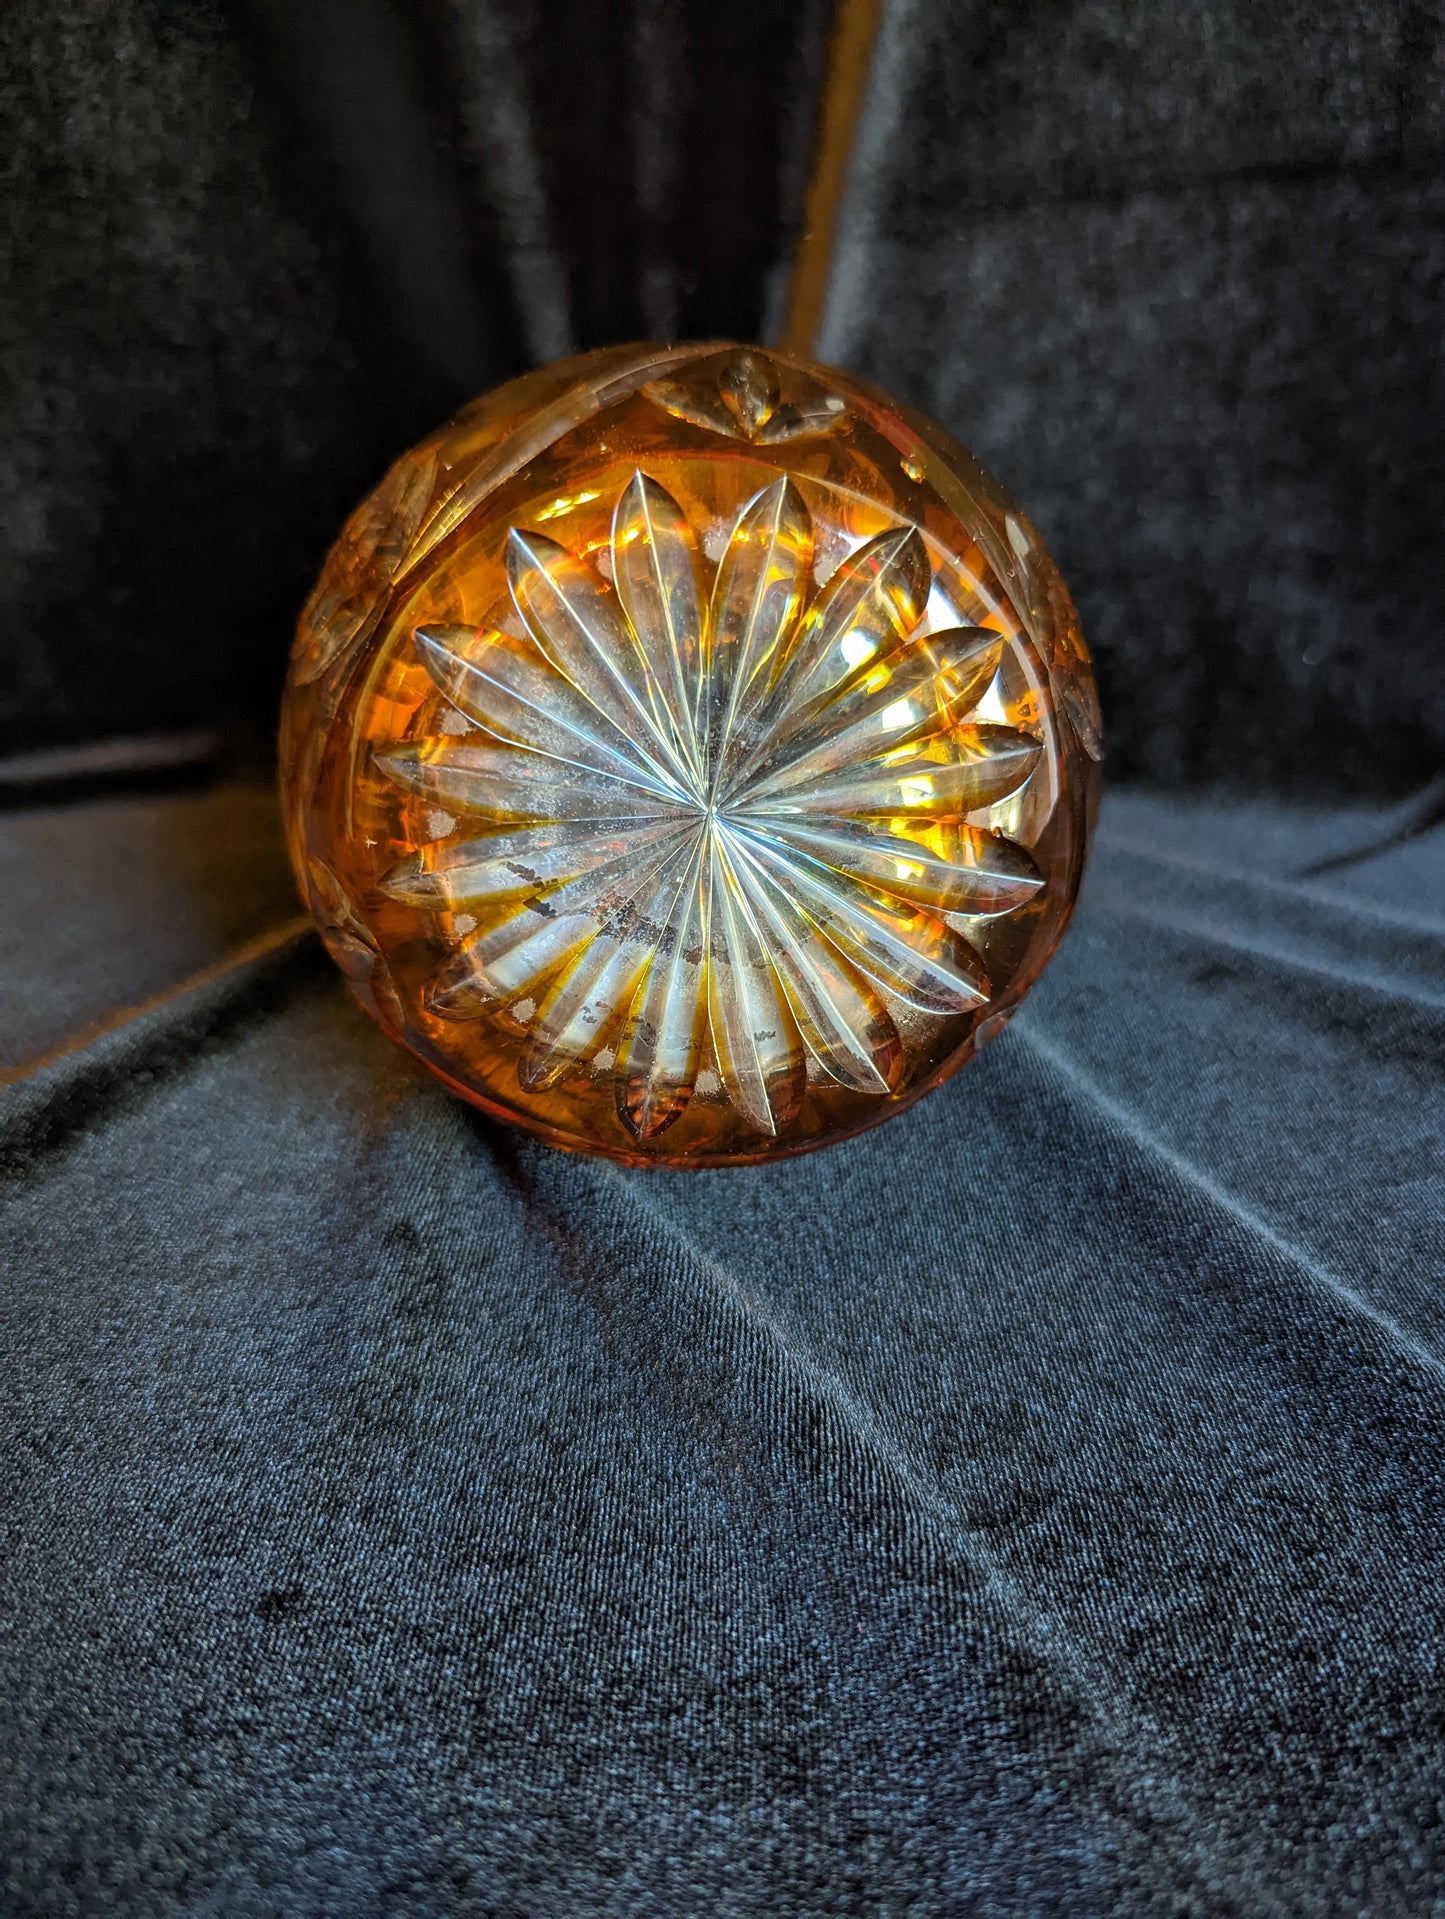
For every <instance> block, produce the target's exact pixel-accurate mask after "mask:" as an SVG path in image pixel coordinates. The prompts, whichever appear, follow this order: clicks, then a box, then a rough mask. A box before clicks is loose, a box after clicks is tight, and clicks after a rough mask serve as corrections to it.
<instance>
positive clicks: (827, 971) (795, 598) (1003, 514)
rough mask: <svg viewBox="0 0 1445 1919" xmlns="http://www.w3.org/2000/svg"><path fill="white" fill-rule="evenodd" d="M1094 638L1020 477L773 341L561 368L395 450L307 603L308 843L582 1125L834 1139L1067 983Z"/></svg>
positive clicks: (342, 944) (456, 1042) (312, 860)
mask: <svg viewBox="0 0 1445 1919" xmlns="http://www.w3.org/2000/svg"><path fill="white" fill-rule="evenodd" d="M1098 758H1099V719H1098V708H1097V704H1096V701H1095V695H1094V682H1093V676H1092V673H1091V671H1090V666H1089V657H1088V654H1087V652H1086V650H1085V647H1084V644H1083V640H1082V638H1081V636H1080V632H1079V623H1078V619H1077V617H1076V615H1075V612H1074V609H1073V606H1072V603H1071V602H1070V599H1069V596H1068V593H1067V591H1066V590H1065V588H1064V585H1063V582H1062V581H1061V579H1060V578H1059V575H1058V573H1057V572H1056V570H1055V568H1054V566H1053V564H1052V563H1051V561H1050V560H1049V557H1048V555H1047V554H1046V553H1045V551H1044V549H1043V546H1042V545H1041V544H1040V541H1039V538H1038V535H1037V534H1036V533H1035V532H1034V530H1033V528H1032V527H1031V526H1030V525H1029V523H1028V521H1027V520H1026V519H1025V518H1024V517H1023V515H1022V514H1021V513H1020V512H1019V511H1018V509H1017V508H1016V507H1015V506H1014V505H1013V504H1012V502H1011V501H1010V500H1009V499H1008V497H1007V496H1006V495H1005V494H1004V492H1003V491H1002V489H1001V488H1000V487H999V486H998V485H997V483H996V482H995V481H994V480H992V479H991V478H990V477H989V476H988V474H986V473H985V472H984V471H983V470H982V468H980V467H979V465H978V464H977V462H976V461H975V460H973V459H972V458H971V456H970V455H969V454H968V453H966V452H965V451H964V450H963V448H962V447H960V446H958V445H957V444H956V443H954V442H953V441H952V440H950V439H949V438H948V437H947V436H946V435H945V434H944V433H943V432H942V431H941V430H940V429H939V428H938V427H936V426H934V425H933V424H932V423H931V422H930V421H928V420H926V419H923V418H920V417H919V416H918V415H916V414H914V413H911V412H910V411H909V410H908V409H906V408H904V407H901V406H898V405H896V404H894V403H893V402H891V401H889V400H887V399H886V398H884V397H883V396H882V395H880V394H878V393H875V392H873V391H872V390H871V389H869V388H868V387H866V386H864V385H862V384H860V383H859V382H858V381H856V380H853V379H851V378H849V377H847V376H845V375H843V374H841V373H837V372H834V371H832V370H830V369H827V368H824V367H819V366H814V365H811V364H809V363H807V362H805V361H800V360H796V359H792V358H789V357H787V356H785V355H781V354H776V353H771V352H766V351H763V350H762V349H760V348H756V347H748V348H744V347H734V346H718V345H715V344H714V345H703V346H686V347H658V346H631V347H620V348H616V349H611V350H608V351H606V352H602V353H594V354H590V355H587V356H585V357H583V358H580V359H575V360H570V361H566V362H564V363H562V364H560V365H557V366H551V367H547V368H545V369H544V370H542V371H541V372H538V373H533V374H530V375H528V376H527V377H526V378H524V379H521V380H517V381H514V382H512V383H511V384H510V385H508V386H504V387H502V388H500V389H499V390H498V391H497V392H495V393H492V394H488V395H487V396H486V397H485V398H483V399H481V400H478V401H476V402H475V403H474V404H473V405H472V406H469V407H467V408H466V409H465V410H464V411H463V412H462V413H460V414H459V415H458V416H457V417H456V418H455V419H454V420H452V421H451V422H450V423H449V424H448V425H446V426H444V427H442V428H441V429H440V430H439V431H438V432H436V433H434V434H432V435H431V436H430V438H428V439H426V440H424V441H423V442H422V443H421V444H420V445H419V446H417V447H414V448H413V449H412V450H411V451H410V452H409V453H406V454H404V455H403V456H402V458H401V459H400V460H398V461H397V463H396V465H395V466H393V467H392V469H391V471H390V472H389V473H388V474H387V475H386V477H385V479H384V480H383V481H382V482H381V485H380V486H379V487H378V488H377V489H376V491H375V492H374V493H373V494H372V495H371V496H370V497H369V498H368V499H367V500H365V501H364V502H363V503H362V505H361V506H360V507H358V509H357V510H356V512H355V513H354V514H353V515H352V517H351V519H350V520H349V521H348V522H347V524H346V526H345V527H344V528H343V530H342V533H341V536H340V538H339V539H338V541H337V543H336V546H335V547H334V548H333V550H332V552H331V554H330V556H329V557H328V559H327V562H326V565H325V568H324V570H323V572H322V575H321V578H320V580H319V581H318V583H317V585H316V588H315V590H314V592H313V593H312V595H311V597H310V599H309V600H308V602H307V604H306V607H305V609H304V610H303V612H302V615H301V621H300V627H299V631H298V633H297V638H296V647H295V652H294V656H293V660H292V665H291V674H290V680H289V684H288V688H287V694H286V704H285V711H284V717H283V725H282V755H281V764H282V783H283V790H284V799H285V807H286V818H287V825H288V832H289V836H290V846H291V854H292V858H293V860H294V861H295V865H296V871H297V875H298V877H299V879H300V882H301V885H302V888H303V890H304V892H305V895H306V899H307V901H308V904H309V906H310V909H311V911H312V913H313V914H314V916H315V918H316V921H317V923H318V925H319V926H320V928H321V931H322V934H323V936H324V938H325V940H326V943H327V945H328V947H329V949H330V951H331V953H332V954H333V956H334V957H335V959H336V961H337V963H338V965H339V966H340V967H341V968H342V970H343V972H344V973H345V974H346V977H347V979H348V980H349V981H350V983H351V986H352V989H353V990H354V992H355V993H356V995H357V997H358V998H359V999H360V1000H361V1002H362V1004H363V1005H364V1006H365V1007H366V1009H367V1010H368V1012H370V1013H371V1015H372V1016H373V1018H374V1019H376V1020H377V1021H378V1023H379V1024H380V1025H381V1026H382V1027H383V1028H384V1029H385V1030H386V1031H387V1032H388V1033H389V1034H390V1035H391V1036H392V1038H394V1039H396V1040H398V1041H399V1042H400V1043H401V1044H402V1045H403V1046H406V1047H408V1048H410V1050H411V1051H412V1052H413V1053H415V1054H416V1055H417V1057H418V1058H419V1059H421V1060H422V1061H424V1062H425V1064H426V1065H427V1066H429V1067H430V1068H431V1070H432V1071H433V1072H434V1073H435V1074H436V1075H437V1076H438V1077H439V1078H440V1079H441V1080H443V1081H444V1083H445V1084H446V1085H447V1086H449V1087H450V1088H451V1089H452V1090H453V1091H454V1092H456V1093H459V1094H461V1095H462V1097H463V1098H465V1099H469V1100H471V1101H473V1102H474V1103H475V1104H476V1105H478V1106H480V1107H482V1108H483V1109H484V1110H485V1111H486V1112H488V1113H491V1114H493V1115H495V1116H496V1117H498V1118H501V1119H505V1120H509V1121H511V1122H512V1123H513V1124H515V1125H519V1126H524V1127H528V1128H530V1129H531V1130H532V1131H534V1132H536V1133H540V1134H541V1135H542V1136H543V1137H544V1138H545V1139H548V1140H550V1141H552V1142H553V1143H554V1144H556V1145H558V1146H565V1147H571V1148H574V1149H576V1150H579V1151H584V1152H596V1153H605V1154H609V1155H611V1156H612V1157H613V1158H615V1159H621V1160H627V1161H632V1162H647V1163H654V1164H659V1163H660V1164H666V1165H714V1166H715V1165H723V1164H728V1163H734V1162H739V1161H749V1160H762V1159H770V1158H774V1157H776V1156H778V1155H780V1154H784V1153H795V1152H799V1151H802V1150H805V1149H806V1148H809V1147H813V1146H820V1145H824V1144H826V1143H827V1142H829V1141H831V1140H837V1139H842V1138H844V1137H846V1136H847V1135H848V1134H850V1133H856V1132H858V1131H859V1130H861V1129H862V1128H864V1127H867V1126H873V1125H876V1124H877V1123H878V1122H879V1121H880V1120H883V1119H886V1118H888V1117H889V1116H890V1115H891V1114H893V1113H896V1112H898V1111H900V1110H901V1109H902V1108H903V1107H904V1106H907V1105H909V1104H911V1102H912V1101H914V1100H916V1099H917V1098H919V1097H920V1095H922V1094H923V1093H926V1092H927V1091H929V1090H930V1089H931V1088H932V1087H935V1086H937V1085H939V1084H940V1083H941V1082H942V1081H943V1080H945V1079H947V1078H948V1077H949V1075H950V1074H952V1073H954V1072H955V1071H957V1069H958V1068H959V1067H960V1066H961V1065H963V1064H964V1062H965V1061H966V1060H968V1059H969V1058H970V1057H971V1056H972V1054H973V1053H974V1052H975V1051H976V1050H977V1048H978V1047H979V1046H981V1045H983V1044H984V1043H985V1042H986V1041H987V1040H988V1039H990V1038H991V1037H992V1036H993V1035H994V1034H995V1033H997V1032H998V1031H999V1029H1000V1028H1001V1026H1002V1025H1003V1023H1004V1022H1005V1021H1006V1020H1007V1019H1008V1017H1009V1015H1010V1014H1011V1013H1012V1012H1013V1010H1014V1009H1015V1008H1016V1007H1017V1005H1018V1004H1019V1001H1020V1000H1021V998H1022V997H1023V995H1024V993H1025V992H1026V991H1027V989H1028V987H1029V986H1030V985H1031V984H1032V982H1033V981H1034V980H1035V979H1036V978H1037V977H1038V974H1039V972H1040V970H1041V969H1042V967H1043V965H1044V963H1045V962H1046V960H1047V959H1048V958H1049V955H1050V954H1051V953H1052V952H1053V950H1054V947H1055V946H1056V945H1057V943H1058V940H1059V937H1060V935H1061V933H1062V932H1063V930H1064V926H1065V923H1066V922H1067V920H1068V917H1069V913H1070V910H1071V908H1072V906H1073V903H1074V899H1075V896H1076V894H1077V891H1078V887H1079V880H1080V876H1081V873H1082V870H1083V865H1084V859H1085V854H1086V851H1087V847H1088V840H1089V834H1090V830H1091V827H1092V822H1093V815H1094V809H1095V804H1096V800H1097V792H1098Z"/></svg>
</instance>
